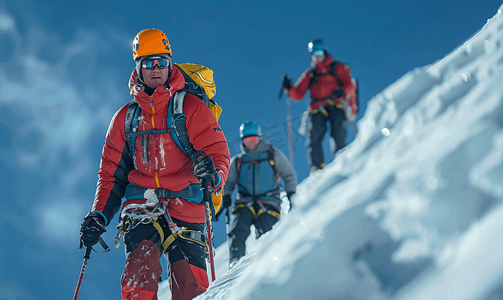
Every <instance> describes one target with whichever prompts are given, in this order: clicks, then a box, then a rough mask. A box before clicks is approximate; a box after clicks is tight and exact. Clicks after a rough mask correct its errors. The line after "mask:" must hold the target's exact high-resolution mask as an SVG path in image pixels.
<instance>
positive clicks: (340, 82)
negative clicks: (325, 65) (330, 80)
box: [330, 61, 344, 87]
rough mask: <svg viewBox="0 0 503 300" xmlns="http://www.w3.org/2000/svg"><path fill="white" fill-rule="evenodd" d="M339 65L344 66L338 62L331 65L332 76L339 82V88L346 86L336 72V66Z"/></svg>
mask: <svg viewBox="0 0 503 300" xmlns="http://www.w3.org/2000/svg"><path fill="white" fill-rule="evenodd" d="M337 64H342V63H341V62H338V61H333V62H331V63H330V74H332V76H334V77H335V80H337V83H339V87H343V86H344V82H342V80H341V79H340V78H339V75H337V70H335V66H336V65H337Z"/></svg>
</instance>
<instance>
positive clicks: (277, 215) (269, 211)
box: [267, 210, 281, 219]
mask: <svg viewBox="0 0 503 300" xmlns="http://www.w3.org/2000/svg"><path fill="white" fill-rule="evenodd" d="M267 213H268V214H270V215H271V216H273V217H276V218H277V219H279V218H280V216H281V215H280V213H279V212H276V211H274V210H268V211H267Z"/></svg>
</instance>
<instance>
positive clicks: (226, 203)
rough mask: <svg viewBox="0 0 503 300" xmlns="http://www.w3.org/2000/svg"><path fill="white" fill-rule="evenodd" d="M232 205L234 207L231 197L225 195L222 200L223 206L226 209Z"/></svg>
mask: <svg viewBox="0 0 503 300" xmlns="http://www.w3.org/2000/svg"><path fill="white" fill-rule="evenodd" d="M231 205H232V199H231V195H224V196H223V199H222V206H223V207H224V208H228V207H229V206H231Z"/></svg>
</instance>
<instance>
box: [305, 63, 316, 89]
mask: <svg viewBox="0 0 503 300" xmlns="http://www.w3.org/2000/svg"><path fill="white" fill-rule="evenodd" d="M309 76H310V78H309V86H308V87H307V89H308V90H309V89H311V86H312V85H313V84H314V83H315V82H316V79H317V77H318V73H317V72H316V68H311V71H310V73H309Z"/></svg>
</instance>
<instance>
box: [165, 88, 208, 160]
mask: <svg viewBox="0 0 503 300" xmlns="http://www.w3.org/2000/svg"><path fill="white" fill-rule="evenodd" d="M185 95H187V91H177V92H175V94H174V95H173V98H172V99H171V100H172V101H171V103H170V106H171V109H170V114H171V116H172V117H171V118H170V114H168V120H167V124H168V125H169V124H171V126H170V127H171V128H173V129H174V132H171V137H172V138H173V141H174V142H175V143H176V145H177V146H178V147H179V148H180V149H181V150H182V151H183V152H184V153H185V155H187V156H188V157H189V158H190V159H192V161H195V159H196V157H197V155H199V153H200V151H196V150H195V149H194V146H193V145H192V143H191V142H190V139H189V135H188V132H187V125H186V117H185V114H184V113H183V104H184V102H185ZM170 119H171V120H170Z"/></svg>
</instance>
